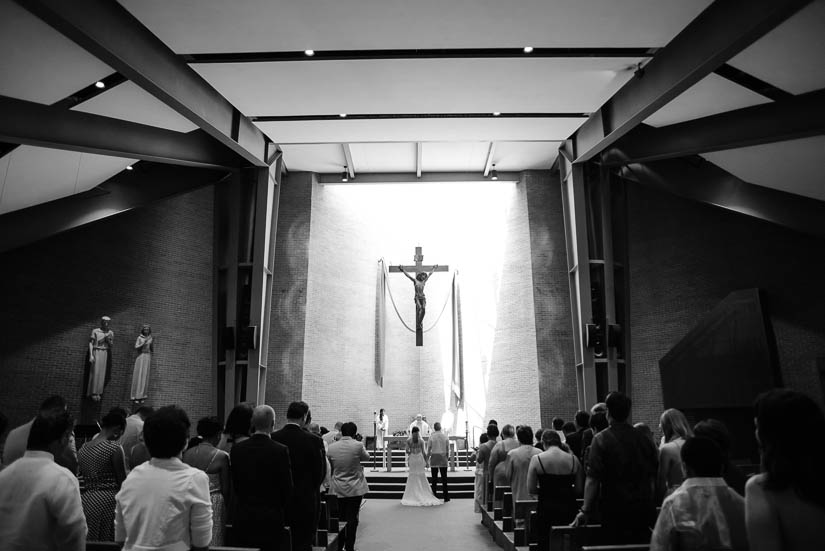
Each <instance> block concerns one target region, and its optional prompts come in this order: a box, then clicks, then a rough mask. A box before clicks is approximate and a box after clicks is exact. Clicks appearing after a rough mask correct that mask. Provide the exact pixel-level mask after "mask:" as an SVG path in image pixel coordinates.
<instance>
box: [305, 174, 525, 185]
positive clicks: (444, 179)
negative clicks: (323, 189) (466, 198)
mask: <svg viewBox="0 0 825 551" xmlns="http://www.w3.org/2000/svg"><path fill="white" fill-rule="evenodd" d="M520 179H521V173H520V172H499V173H498V182H499V183H504V182H518V181H519V180H520ZM490 181H491V180H490V179H489V178H484V177H482V176H479V174H478V172H424V173H422V174H421V178H419V177H418V175H417V174H416V173H415V172H406V173H404V172H377V173H373V172H370V173H364V172H362V173H361V174H360V175H359V176H358V181H357V182H352V181H350V182H349V183H344V182H341V175H340V174H318V183H319V184H338V185H342V186H346V185H352V184H415V183H449V182H455V183H464V182H466V183H474V184H478V183H482V182H490Z"/></svg>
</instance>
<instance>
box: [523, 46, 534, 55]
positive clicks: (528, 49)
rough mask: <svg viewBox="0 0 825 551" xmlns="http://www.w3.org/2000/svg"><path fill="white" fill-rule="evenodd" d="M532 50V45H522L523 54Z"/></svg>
mask: <svg viewBox="0 0 825 551" xmlns="http://www.w3.org/2000/svg"><path fill="white" fill-rule="evenodd" d="M532 52H533V47H532V46H525V47H524V53H525V54H529V53H532Z"/></svg>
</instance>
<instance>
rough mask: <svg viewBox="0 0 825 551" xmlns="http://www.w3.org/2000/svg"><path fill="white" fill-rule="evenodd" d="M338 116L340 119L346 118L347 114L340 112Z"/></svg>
mask: <svg viewBox="0 0 825 551" xmlns="http://www.w3.org/2000/svg"><path fill="white" fill-rule="evenodd" d="M338 116H339V117H341V118H342V119H345V118H347V114H346V113H340V114H339V115H338Z"/></svg>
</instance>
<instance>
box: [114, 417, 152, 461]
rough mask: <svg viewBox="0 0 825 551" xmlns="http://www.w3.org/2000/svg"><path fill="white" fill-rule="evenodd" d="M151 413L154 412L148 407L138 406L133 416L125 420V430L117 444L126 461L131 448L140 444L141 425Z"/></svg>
mask: <svg viewBox="0 0 825 551" xmlns="http://www.w3.org/2000/svg"><path fill="white" fill-rule="evenodd" d="M153 411H155V410H154V409H153V408H151V407H149V406H140V407H139V408H137V409H136V410H135V413H134V414H132V415H130V416H128V417H127V418H126V430H124V431H123V435H122V436H121V437H120V440H119V442H118V443H119V444H120V446H121V447H122V448H123V453H124V454H125V455H126V458H127V459H129V458H130V457H131V455H132V448H134V447H135V446H136V445H137V444H138V442H140V435H141V433H142V432H143V423H144V422H146V418H147V417H149V416H150V415H151V414H152V412H153ZM134 466H135V465H132V464H131V463H129V467H130V468H132V467H134Z"/></svg>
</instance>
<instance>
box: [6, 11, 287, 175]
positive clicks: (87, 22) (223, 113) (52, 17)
mask: <svg viewBox="0 0 825 551" xmlns="http://www.w3.org/2000/svg"><path fill="white" fill-rule="evenodd" d="M16 1H17V3H18V4H20V5H21V6H23V7H24V8H25V9H27V10H28V11H30V12H32V13H33V14H34V15H36V16H37V17H39V18H40V19H42V20H43V21H45V22H46V23H48V24H49V25H51V26H52V27H54V28H55V29H57V30H58V31H60V32H61V33H63V34H64V35H66V36H67V37H68V38H70V39H72V40H74V41H75V42H76V43H77V44H79V45H80V46H82V47H83V48H85V49H86V50H87V51H89V52H90V53H91V54H92V55H94V56H96V57H98V58H99V59H101V60H102V61H104V62H105V63H107V64H108V65H109V66H110V67H112V68H114V69H115V70H116V71H118V72H120V73H121V74H122V75H123V76H125V77H126V78H128V79H129V80H131V81H132V82H134V83H135V84H137V85H138V86H140V87H141V88H143V89H144V90H146V91H147V92H149V93H150V94H152V95H153V96H155V97H156V98H157V99H159V100H160V101H162V102H163V103H165V104H166V105H168V106H169V107H171V108H172V109H174V110H175V111H176V112H178V113H180V114H181V115H183V116H184V117H186V118H187V119H189V120H190V121H192V122H193V123H195V124H196V125H197V126H198V127H199V128H201V129H202V130H204V131H205V132H206V133H207V134H209V135H210V136H212V137H213V138H215V139H216V140H218V141H219V142H221V143H222V144H223V145H224V146H225V147H228V148H229V149H231V150H232V151H234V152H235V153H236V154H238V155H240V156H241V157H243V158H244V159H245V160H246V161H247V162H248V163H249V164H250V165H252V166H258V167H265V166H268V165H267V158H268V157H269V153H270V147H271V145H270V144H271V143H272V140H270V139H269V138H268V137H267V136H266V135H265V134H264V133H263V132H261V130H260V129H259V128H258V127H257V126H255V125H254V124H253V123H252V121H250V120H249V119H248V118H247V117H245V116H244V115H243V114H242V113H241V112H240V111H238V109H236V108H235V107H234V106H233V105H232V104H231V103H229V101H228V100H227V99H226V98H224V97H223V96H222V95H221V94H220V93H219V92H218V91H217V90H215V89H214V88H213V87H212V86H211V85H210V84H209V83H208V82H206V80H204V79H203V77H201V76H200V75H199V74H198V73H196V72H195V71H194V70H193V69H192V68H191V67H189V65H187V64H186V62H185V61H183V60H182V59H181V58H180V57H179V56H178V55H177V54H175V52H173V51H172V50H170V49H169V47H168V46H166V44H164V43H163V42H162V41H161V40H160V39H159V38H158V37H156V36H155V35H154V34H152V33H151V32H150V31H149V29H147V28H146V27H145V26H143V24H142V23H141V22H140V21H138V20H137V18H135V17H134V16H133V15H132V14H131V13H129V11H128V10H127V9H126V8H124V7H123V6H121V5H120V4H119V3H118V2H111V1H109V0H74V1H72V2H64V1H63V0H16Z"/></svg>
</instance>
